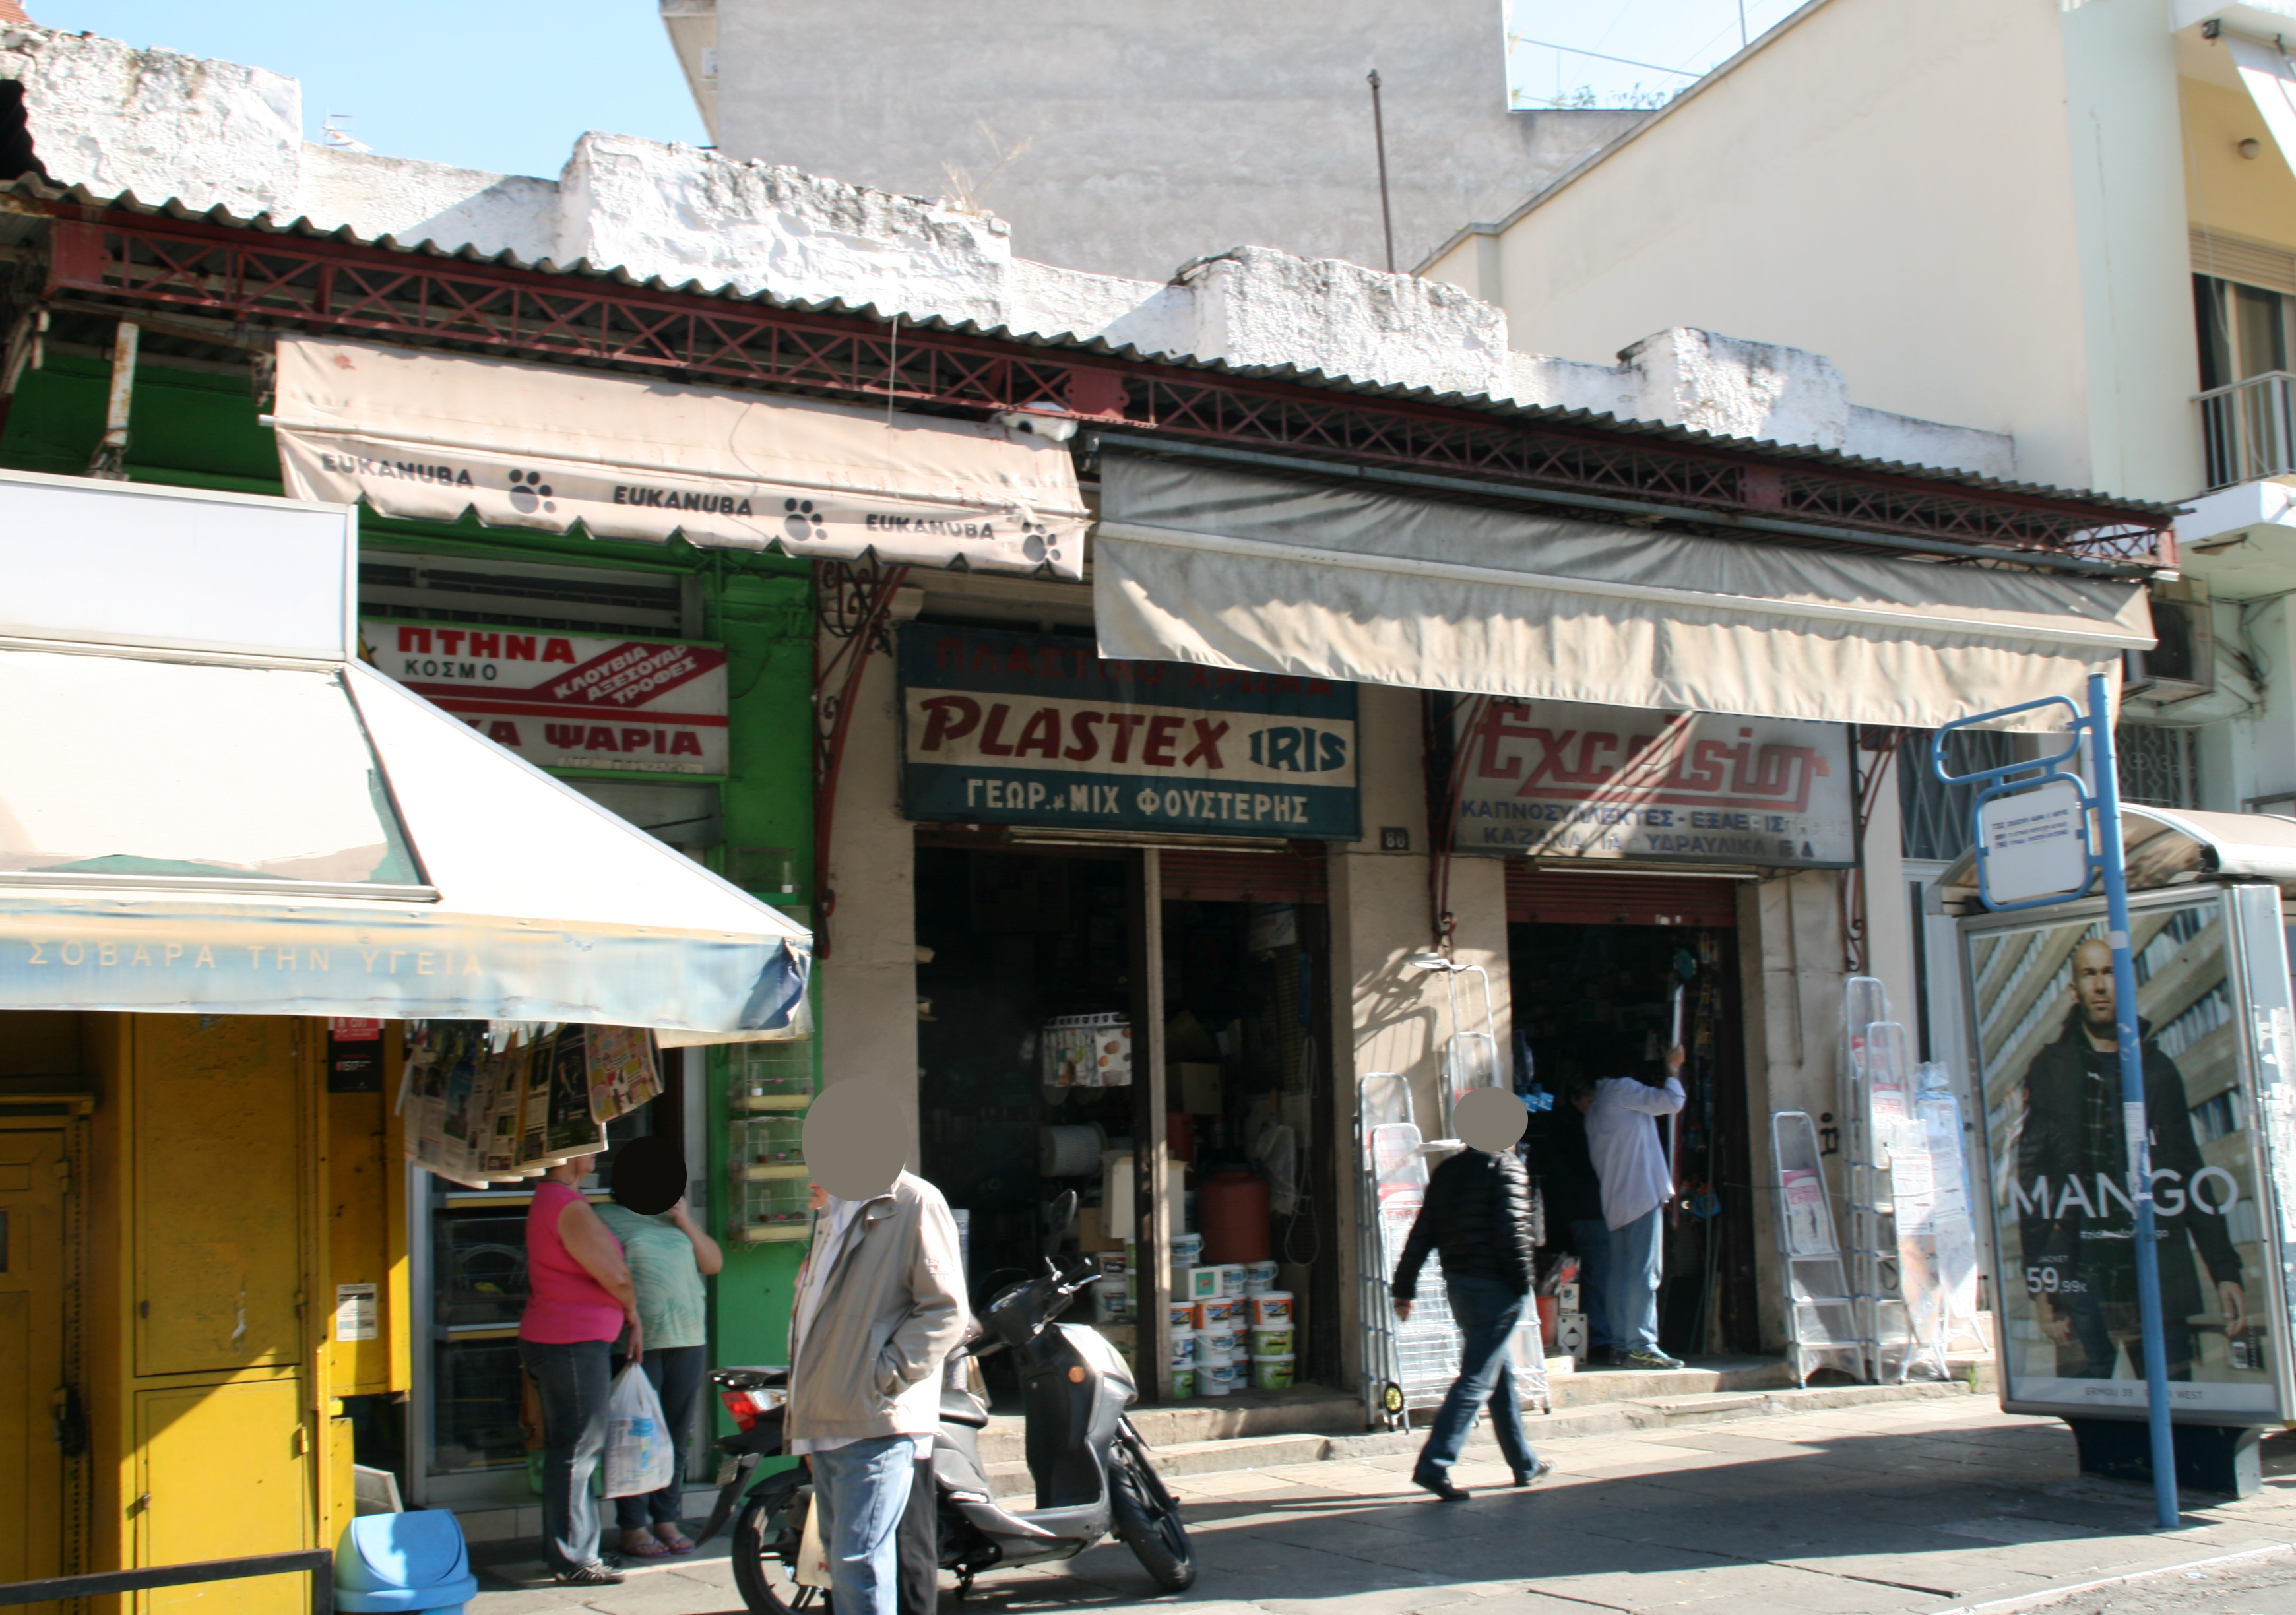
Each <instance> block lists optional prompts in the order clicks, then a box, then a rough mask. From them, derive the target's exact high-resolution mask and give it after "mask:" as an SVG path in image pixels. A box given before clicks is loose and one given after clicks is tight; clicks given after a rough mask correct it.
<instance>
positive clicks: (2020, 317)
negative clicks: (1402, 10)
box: [1429, 0, 2197, 497]
mask: <svg viewBox="0 0 2296 1615" xmlns="http://www.w3.org/2000/svg"><path fill="white" fill-rule="evenodd" d="M2168 50H2169V38H2168V33H2167V27H2166V20H2165V19H2164V18H2163V17H2162V16H2161V14H2160V8H2158V7H2157V6H2148V5H2143V4H2127V3H2124V0H2107V3H2104V4H2088V5H2084V6H2079V7H2071V6H2063V7H2061V6H2060V4H2059V0H1931V3H1930V4H1922V5H1914V6H1908V5H1904V4H1894V3H1892V0H1830V3H1828V4H1820V5H1816V6H1814V7H1812V8H1810V9H1809V10H1808V12H1807V13H1806V14H1804V15H1803V16H1802V17H1801V19H1800V20H1799V21H1798V22H1797V23H1795V24H1794V25H1793V26H1792V27H1791V28H1788V29H1784V30H1783V31H1782V32H1781V33H1780V34H1779V35H1777V36H1776V37H1774V38H1773V39H1772V41H1771V42H1770V43H1769V44H1768V45H1767V46H1765V47H1763V48H1760V49H1758V50H1756V51H1755V52H1753V53H1751V54H1750V55H1749V56H1747V57H1746V58H1744V59H1743V60H1742V61H1739V62H1737V63H1736V64H1735V65H1734V66H1733V67H1731V68H1729V69H1728V70H1725V71H1723V72H1721V73H1719V74H1718V75H1717V76H1716V77H1715V78H1711V79H1710V80H1709V81H1707V82H1706V83H1705V84H1704V85H1703V86H1701V87H1700V88H1699V89H1698V90H1697V91H1695V92H1694V93H1693V94H1690V95H1688V96H1686V97H1685V98H1684V99H1683V100H1681V101H1679V102H1676V103H1675V104H1674V105H1673V106H1672V107H1671V108H1669V110H1668V111H1665V112H1664V113H1663V114H1661V116H1660V117H1658V118H1656V119H1652V121H1651V122H1650V123H1649V124H1647V125H1645V126H1644V127H1642V128H1641V129H1640V130H1639V131H1637V132H1636V133H1635V134H1633V135H1629V136H1628V137H1627V138H1626V139H1624V140H1623V141H1621V142H1620V143H1619V144H1617V145H1616V146H1614V147H1613V148H1612V149H1611V151H1610V152H1609V153H1608V154H1607V155H1605V156H1603V158H1602V159H1601V160H1599V161H1596V162H1595V163H1593V164H1592V165H1590V166H1588V167H1587V168H1584V169H1582V170H1581V171H1580V172H1579V175H1578V176H1576V177H1575V178H1573V179H1570V180H1568V181H1566V182H1565V183H1563V184H1560V185H1559V186H1557V187H1555V188H1554V189H1553V190H1552V191H1550V192H1549V193H1547V194H1546V196H1545V197H1544V198H1543V199H1542V200H1539V201H1537V202H1536V204H1535V205H1533V206H1532V207H1531V208H1530V209H1529V211H1528V212H1526V213H1524V214H1523V215H1522V216H1521V217H1520V218H1519V219H1517V220H1515V221H1514V222H1513V223H1512V224H1511V225H1508V227H1507V228H1506V229H1505V231H1504V232H1503V233H1502V234H1500V235H1499V236H1498V237H1497V239H1496V241H1493V240H1489V239H1483V238H1474V237H1470V238H1466V239H1464V240H1462V241H1460V242H1457V243H1456V244H1455V245H1454V246H1452V247H1451V248H1450V249H1449V250H1447V251H1446V253H1445V254H1444V255H1443V257H1442V258H1440V259H1439V261H1438V262H1437V263H1435V264H1434V265H1432V266H1431V267H1430V270H1429V273H1431V274H1432V275H1439V276H1440V277H1441V278H1444V279H1447V280H1451V281H1454V282H1456V283H1459V284H1461V285H1464V286H1467V287H1470V288H1471V289H1475V290H1478V291H1480V294H1481V295H1482V296H1484V297H1486V298H1492V299H1495V300H1497V301H1498V302H1500V303H1501V304H1502V305H1503V306H1504V307H1505V308H1506V310H1507V313H1508V317H1509V323H1510V328H1511V331H1512V333H1513V340H1514V341H1515V342H1516V343H1517V344H1519V345H1521V346H1522V347H1525V348H1537V349H1542V350H1546V351H1550V352H1555V353H1562V354H1569V355H1572V356H1574V357H1591V356H1592V355H1594V354H1598V353H1602V352H1606V351H1610V350H1611V349H1614V348H1620V347H1622V346H1624V345H1625V344H1627V343H1628V342H1631V341H1633V340H1635V339H1636V338H1637V337H1639V336H1640V335H1642V334H1643V333H1644V332H1649V331H1652V330H1656V329H1659V328H1660V327H1661V326H1665V325H1669V324H1689V325H1694V326H1697V327H1700V328H1702V329H1705V330H1710V331H1722V332H1743V333H1748V334H1751V335H1759V336H1760V337H1762V338H1765V339H1767V340H1770V341H1775V342H1782V343H1787V344H1791V345H1792V346H1793V347H1795V348H1802V349H1805V350H1808V351H1809V352H1811V353H1819V354H1824V355H1825V356H1826V357H1827V358H1828V359H1830V360H1832V361H1833V364H1834V365H1838V366H1839V367H1840V369H1841V372H1842V373H1844V374H1845V375H1848V376H1849V377H1850V378H1852V379H1853V381H1854V382H1855V386H1856V390H1857V397H1858V398H1859V400H1860V401H1861V402H1862V403H1864V404H1865V405H1866V406H1871V407H1873V408H1875V409H1880V410H1886V411H1889V412H1891V413H1893V414H1899V415H1904V416H1910V417H1913V418H1914V423H1913V424H1910V425H1908V426H1906V427H1903V428H1899V429H1897V430H1894V431H1893V432H1892V433H1890V434H1888V435H1887V436H1886V437H1885V438H1883V439H1880V441H1887V442H1894V443H1898V444H1902V445H1905V446H1907V447H1918V446H1919V445H1920V443H1921V441H1922V440H1923V439H1924V438H1925V437H1926V436H1927V434H1926V433H1925V432H1924V431H1923V430H1922V429H1921V428H1920V426H1919V424H1918V423H1919V422H1959V423H1963V424H1964V425H1968V426H1972V427H1979V428H1982V429H1985V430H1989V431H1990V432H1992V433H1995V434H1997V435H1998V436H1997V439H1996V441H1998V438H2010V439H2014V443H2015V454H2016V463H2015V474H2016V475H2017V476H2019V477H2020V478H2022V479H2026V480H2037V481H2042V482H2052V483H2058V484H2062V485H2065V486H2072V487H2079V486H2087V485H2092V484H2094V485H2096V486H2101V487H2103V488H2107V489H2109V490H2111V491H2115V492H2120V493H2126V494H2131V495H2138V496H2158V497H2176V496H2181V495H2185V494H2188V493H2190V492H2192V491H2193V485H2194V482H2195V480H2196V478H2197V463H2196V460H2197V456H2196V451H2195V447H2194V444H2193V442H2192V441H2191V439H2193V436H2194V429H2193V427H2192V423H2191V421H2190V418H2189V413H2188V406H2186V405H2185V396H2186V395H2187V394H2188V393H2189V391H2190V381H2191V360H2190V343H2191V335H2190V327H2191V324H2192V312H2191V299H2190V294H2189V292H2188V291H2185V288H2184V284H2183V283H2182V281H2181V280H2180V279H2178V278H2177V275H2180V274H2181V271H2177V272H2176V273H2175V274H2171V273H2170V266H2169V259H2171V258H2174V257H2175V256H2176V255H2177V254H2178V253H2180V252H2181V251H2182V250H2183V247H2182V241H2183V229H2184V215H2183V212H2182V201H2181V193H2179V192H2178V190H2177V186H2176V173H2175V160H2176V159H2175V153H2176V149H2177V145H2176V142H2177V136H2176V131H2175V127H2174V119H2173V112H2174V97H2173V83H2172V82H2171V81H2170V79H2169V78H2165V77H2161V73H2162V71H2163V70H2161V58H2163V57H2164V56H2165V53H2167V52H2168ZM2164 117H2165V119H2166V121H2165V122H2164ZM2077 147H2078V148H2079V158H2078V160H2077V158H2076V148H2077ZM2139 148H2141V150H2140V149H2139ZM2091 176H2105V178H2106V179H2109V182H2110V183H2103V181H2095V182H2093V180H2092V177H2091ZM2172 281H2173V282H2174V283H2173V284H2171V282H2172ZM2180 344H2181V345H2182V346H2181V348H2180V346H2179V345H2180ZM2179 353H2181V354H2182V355H2183V357H2182V358H2181V359H2179V358H2178V357H2177V356H2178V355H2179ZM1872 424H1874V423H1873V422H1868V423H1867V425H1868V426H1869V427H1870V426H1871V425H1872ZM1876 444H1877V439H1875V438H1874V436H1873V435H1871V433H1870V431H1868V432H1861V434H1860V439H1859V447H1860V449H1861V450H1862V449H1863V448H1865V447H1873V446H1876ZM1923 457H1926V456H1923ZM1989 469H1990V468H1989Z"/></svg>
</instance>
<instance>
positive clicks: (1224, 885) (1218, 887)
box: [1160, 848, 1327, 903]
mask: <svg viewBox="0 0 2296 1615" xmlns="http://www.w3.org/2000/svg"><path fill="white" fill-rule="evenodd" d="M1160 864H1161V865H1162V868H1163V872H1164V874H1163V881H1164V896H1165V898H1167V899H1168V900H1174V901H1194V902H1198V903H1322V902H1324V901H1326V900H1327V898H1326V895H1325V894H1326V886H1325V882H1324V854H1323V850H1322V849H1321V848H1317V849H1316V850H1315V851H1313V852H1199V851H1195V850H1193V849H1190V848H1166V849H1165V851H1164V853H1163V856H1162V857H1161V859H1160Z"/></svg>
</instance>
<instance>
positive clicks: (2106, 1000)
mask: <svg viewBox="0 0 2296 1615" xmlns="http://www.w3.org/2000/svg"><path fill="white" fill-rule="evenodd" d="M2073 996H2074V997H2075V998H2076V999H2078V1000H2079V1003H2080V1006H2081V1018H2082V1019H2083V1020H2085V1021H2087V1022H2088V1024H2089V1026H2090V1028H2091V1029H2093V1030H2096V1031H2109V1030H2111V1029H2112V1011H2113V1005H2112V947H2109V946H2108V945H2107V944H2105V943H2103V942H2099V941H2095V940H2094V939H2092V940H2090V941H2087V942H2084V943H2082V944H2081V945H2080V946H2079V947H2077V948H2075V949H2073Z"/></svg>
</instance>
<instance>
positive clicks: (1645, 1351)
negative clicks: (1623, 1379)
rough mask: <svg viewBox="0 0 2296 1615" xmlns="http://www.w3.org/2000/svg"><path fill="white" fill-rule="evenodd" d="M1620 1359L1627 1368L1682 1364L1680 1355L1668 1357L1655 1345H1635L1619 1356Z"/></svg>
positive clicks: (1651, 1367) (1678, 1365)
mask: <svg viewBox="0 0 2296 1615" xmlns="http://www.w3.org/2000/svg"><path fill="white" fill-rule="evenodd" d="M1620 1362H1622V1363H1624V1364H1625V1365H1627V1366H1628V1368H1644V1369H1653V1368H1679V1367H1681V1366H1682V1359H1681V1358H1680V1357H1669V1356H1667V1355H1666V1353H1664V1352H1662V1351H1661V1350H1659V1349H1658V1348H1657V1347H1655V1346H1641V1347H1637V1348H1636V1349H1634V1350H1632V1351H1630V1352H1628V1353H1627V1355H1626V1356H1625V1357H1621V1358H1620Z"/></svg>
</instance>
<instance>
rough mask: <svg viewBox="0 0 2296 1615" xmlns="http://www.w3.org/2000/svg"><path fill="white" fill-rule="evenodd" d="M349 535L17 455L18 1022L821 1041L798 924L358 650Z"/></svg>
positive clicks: (0, 477) (12, 489)
mask: <svg viewBox="0 0 2296 1615" xmlns="http://www.w3.org/2000/svg"><path fill="white" fill-rule="evenodd" d="M352 533H353V529H352V527H351V524H350V517H349V512H348V511H347V510H346V509H345V508H343V507H341V506H327V505H315V504H297V503H293V502H289V501H283V500H276V499H250V498H246V497H243V496H234V495H221V494H209V493H184V492H180V491H176V490H162V489H152V488H134V487H129V486H127V485H125V484H120V483H105V482H94V481H87V480H80V479H76V478H43V477H32V476H28V475H22V474H18V473H0V582H4V583H5V585H6V586H5V587H0V1009H102V1010H148V1011H161V1012H203V1013H209V1014H308V1015H361V1016H381V1017H386V1018H393V1019H402V1018H404V1019H413V1018H452V1019H464V1020H491V1021H585V1022H590V1023H595V1024H604V1025H617V1026H639V1027H650V1028H653V1029H656V1030H658V1031H660V1033H662V1034H663V1040H664V1041H665V1042H668V1043H692V1042H708V1041H715V1040H718V1039H722V1038H726V1037H758V1036H765V1037H772V1036H781V1037H799V1036H803V1035H804V1011H803V1004H804V997H805V984H806V979H807V974H808V965H809V962H810V956H811V939H810V937H809V935H808V932H807V931H806V930H805V928H804V927H802V926H800V925H799V924H797V923H796V922H793V921H791V920H790V919H789V918H788V917H787V916H785V915H783V914H781V913H780V912H779V911H777V910H775V909H774V908H772V907H770V906H767V905H766V904H764V903H761V902H759V901H758V899H756V898H752V897H750V895H749V894H747V893H746V892H743V891H741V890H739V889H736V888H734V887H733V886H731V885H728V884H727V883H726V881H721V880H719V879H718V878H717V876H716V875H714V874H711V873H709V871H707V870H705V869H703V868H701V866H700V865H697V864H695V863H693V861H692V860H690V859H688V858H686V857H684V856H683V855H681V854H679V853H677V852H676V851H675V850H673V849H672V848H669V847H668V846H666V845H664V844H663V843H661V842H660V841H658V840H654V839H653V838H652V836H649V835H647V834H646V833H645V832H643V831H640V830H638V829H637V828H635V826H633V825H631V824H627V823H625V822H624V821H622V820H621V819H619V818H617V817H616V816H613V815H612V814H611V813H609V812H607V811H606V810H605V809H603V808H602V807H598V806H597V805H596V804H595V803H594V802H592V801H590V800H589V799H586V798H585V797H583V796H581V795H580V794H578V793H577V792H576V791H571V790H570V789H568V788H567V787H566V786H565V785H563V784H562V783H559V782H558V781H556V780H553V779H552V778H551V777H549V776H548V775H545V774H543V773H542V772H540V771H539V770H538V769H536V768H534V767H530V766H529V765H528V764H527V763H525V762H524V761H522V760H521V759H520V758H517V757H516V756H514V755H512V753H510V752H508V751H506V750H504V749H503V748H501V747H499V746H497V745H496V744H495V743H494V742H491V741H488V740H487V739H485V738H484V737H482V736H481V735H480V734H478V733H476V732H475V731H474V730H472V729H471V728H470V727H468V726H466V725H464V724H463V723H462V722H460V721H458V720H457V719H455V717H453V716H452V715H450V714H448V713H447V712H444V711H442V710H440V709H438V708H436V707H434V706H432V705H431V704H430V702H428V701H423V700H422V698H420V697H419V696H416V695H414V693H411V692H409V691H407V690H406V689H403V688H402V687H400V686H399V685H397V684H395V683H393V682H392V681H391V680H390V679H389V678H387V677H385V676H382V675H381V674H380V673H378V672H376V671H375V670H374V669H373V668H369V667H366V666H365V665H364V664H362V663H360V662H357V661H356V660H352V659H351V656H350V647H351V644H353V640H352V638H351V633H350V624H351V616H350V586H351V579H352V578H353V577H354V575H355V564H354V550H353V546H352V541H351V535H352Z"/></svg>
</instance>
